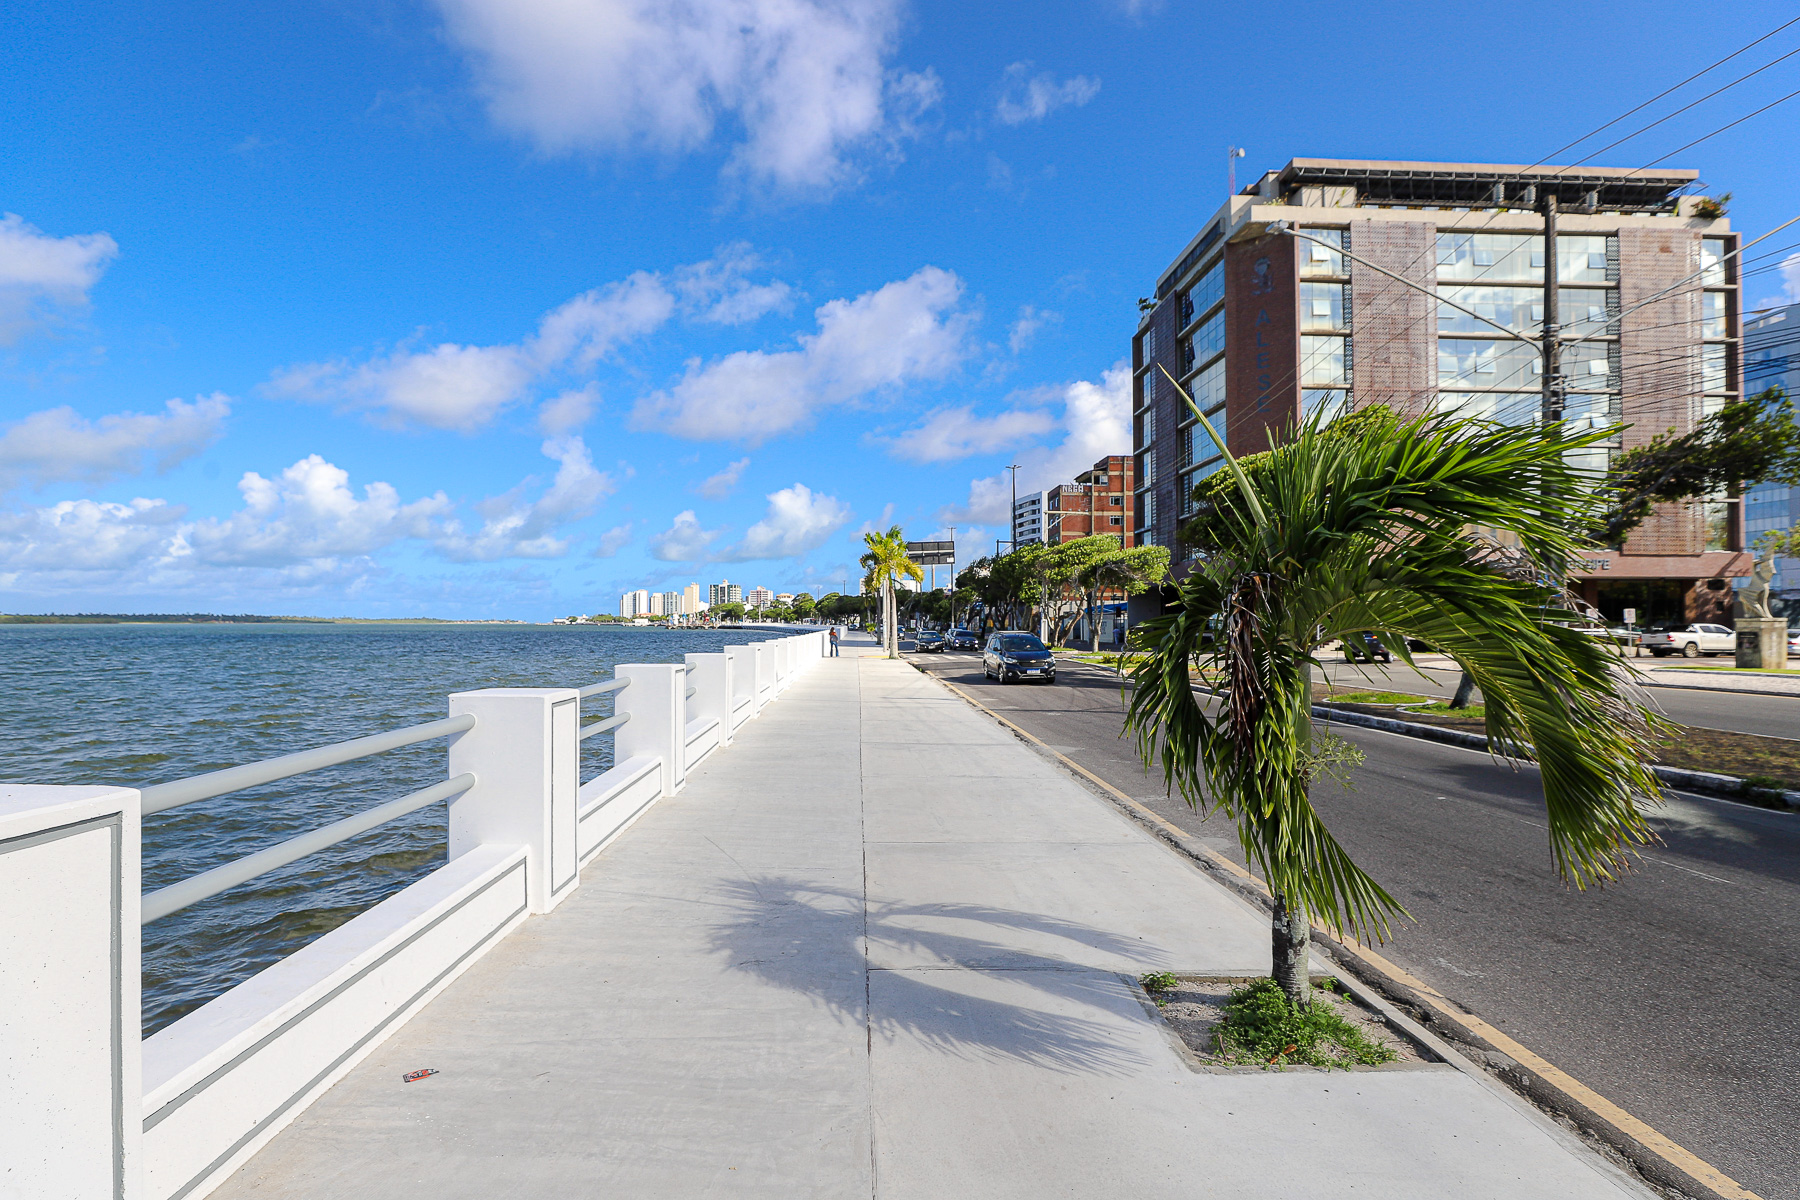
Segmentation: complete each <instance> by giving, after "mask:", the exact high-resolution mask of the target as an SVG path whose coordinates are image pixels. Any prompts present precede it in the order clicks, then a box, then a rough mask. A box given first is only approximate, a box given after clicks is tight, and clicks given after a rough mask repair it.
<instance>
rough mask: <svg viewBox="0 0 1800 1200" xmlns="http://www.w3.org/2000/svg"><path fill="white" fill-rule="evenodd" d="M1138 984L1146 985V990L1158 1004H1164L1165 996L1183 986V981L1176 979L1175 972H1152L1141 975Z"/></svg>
mask: <svg viewBox="0 0 1800 1200" xmlns="http://www.w3.org/2000/svg"><path fill="white" fill-rule="evenodd" d="M1138 982H1139V983H1141V984H1143V985H1144V990H1145V991H1146V992H1149V993H1150V998H1151V999H1152V1000H1154V1001H1156V1002H1157V1003H1158V1004H1161V1003H1162V1002H1163V997H1164V996H1166V995H1168V994H1169V993H1170V992H1172V991H1174V990H1175V989H1176V988H1178V987H1180V986H1181V980H1179V979H1177V978H1175V973H1174V972H1173V971H1151V972H1150V973H1149V974H1147V975H1139V976H1138Z"/></svg>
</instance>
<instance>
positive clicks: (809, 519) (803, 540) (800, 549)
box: [718, 483, 850, 562]
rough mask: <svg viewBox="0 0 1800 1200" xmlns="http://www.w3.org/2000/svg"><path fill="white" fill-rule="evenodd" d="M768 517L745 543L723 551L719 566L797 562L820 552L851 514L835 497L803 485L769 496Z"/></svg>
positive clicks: (749, 531) (746, 535)
mask: <svg viewBox="0 0 1800 1200" xmlns="http://www.w3.org/2000/svg"><path fill="white" fill-rule="evenodd" d="M768 501H769V511H768V515H766V516H765V517H763V519H762V520H760V521H758V522H757V523H756V524H754V525H752V526H751V527H750V528H749V529H747V530H745V531H744V539H743V540H742V541H741V542H738V543H737V544H736V545H735V546H729V547H727V548H726V549H725V550H724V551H722V552H721V553H720V554H719V556H718V560H719V561H720V562H750V561H753V560H756V559H766V558H796V557H798V556H800V555H802V554H805V553H806V552H807V551H809V550H814V549H817V548H818V547H819V546H820V545H822V544H824V541H825V539H826V538H828V537H830V536H831V535H832V534H834V533H836V532H837V531H838V530H839V529H841V528H843V526H844V523H845V522H846V521H848V520H849V519H850V510H849V508H847V507H846V506H845V505H843V504H842V503H840V502H839V501H838V498H837V497H836V496H826V495H822V494H820V493H818V492H815V491H813V490H812V489H811V488H809V487H807V486H806V485H805V484H803V483H796V484H795V485H794V486H793V487H787V488H782V489H781V490H780V491H778V492H770V493H769V496H768Z"/></svg>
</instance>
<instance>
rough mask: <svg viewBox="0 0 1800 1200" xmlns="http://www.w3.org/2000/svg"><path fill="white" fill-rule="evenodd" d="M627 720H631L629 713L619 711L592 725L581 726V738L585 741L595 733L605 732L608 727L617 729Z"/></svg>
mask: <svg viewBox="0 0 1800 1200" xmlns="http://www.w3.org/2000/svg"><path fill="white" fill-rule="evenodd" d="M629 720H631V714H630V713H620V714H619V715H618V716H616V717H608V718H606V720H604V721H595V722H594V723H593V724H592V725H587V726H584V727H583V728H582V730H581V740H582V741H586V740H587V739H588V738H591V737H593V736H594V735H595V734H596V733H605V732H606V731H607V730H609V729H617V728H618V727H619V726H621V725H623V724H624V723H625V722H627V721H629Z"/></svg>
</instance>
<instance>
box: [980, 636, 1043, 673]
mask: <svg viewBox="0 0 1800 1200" xmlns="http://www.w3.org/2000/svg"><path fill="white" fill-rule="evenodd" d="M981 672H982V674H984V675H986V676H987V677H988V678H990V679H994V678H998V679H999V680H1000V682H1001V683H1012V682H1013V681H1014V680H1017V679H1041V680H1043V681H1044V682H1045V683H1055V682H1056V656H1055V655H1054V654H1052V653H1050V650H1049V648H1048V647H1046V646H1045V645H1044V643H1043V642H1041V641H1039V640H1038V636H1037V634H1035V633H1021V632H1018V631H1016V630H1013V631H1008V632H1005V633H996V634H995V635H994V636H992V637H990V638H989V639H988V644H987V649H986V650H984V651H982V654H981Z"/></svg>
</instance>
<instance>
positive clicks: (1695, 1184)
mask: <svg viewBox="0 0 1800 1200" xmlns="http://www.w3.org/2000/svg"><path fill="white" fill-rule="evenodd" d="M919 673H920V674H921V675H924V676H926V677H927V678H929V679H934V680H936V681H937V682H938V683H939V684H941V685H942V686H943V687H944V688H945V689H946V690H947V691H949V692H950V693H952V694H953V695H955V696H958V697H960V698H961V699H962V700H963V701H965V702H966V703H967V704H969V705H970V706H971V707H972V708H974V709H976V710H977V711H978V712H981V713H985V714H986V715H987V716H989V717H992V718H993V719H994V720H995V721H998V722H999V723H1000V724H1002V725H1004V726H1006V728H1007V729H1009V730H1011V731H1012V732H1013V733H1014V734H1015V735H1017V736H1018V737H1020V738H1022V739H1023V740H1025V741H1027V742H1030V743H1031V744H1032V745H1034V746H1036V747H1037V748H1038V749H1039V750H1041V751H1042V752H1044V753H1045V754H1048V755H1050V756H1051V757H1053V758H1055V759H1056V760H1057V762H1058V763H1060V764H1061V765H1062V766H1063V767H1065V768H1066V769H1068V770H1069V771H1071V772H1073V773H1074V774H1076V775H1077V776H1079V777H1080V778H1082V779H1083V780H1085V781H1087V782H1088V783H1090V784H1092V785H1094V786H1095V787H1097V788H1099V789H1100V790H1101V791H1102V792H1103V793H1104V794H1105V795H1106V797H1107V798H1108V799H1110V800H1111V801H1112V802H1113V803H1114V804H1115V805H1116V806H1117V807H1119V808H1121V809H1123V810H1124V811H1125V813H1126V815H1128V816H1130V817H1132V818H1134V819H1135V820H1137V821H1138V823H1139V824H1142V825H1144V826H1146V827H1148V829H1149V830H1150V831H1151V832H1152V833H1153V834H1155V835H1156V836H1157V837H1158V838H1159V839H1160V840H1162V841H1164V842H1166V843H1168V844H1169V845H1171V846H1173V847H1174V848H1175V849H1176V850H1179V851H1180V852H1181V853H1182V854H1184V855H1185V856H1187V857H1188V858H1189V859H1191V860H1193V862H1194V864H1195V865H1196V866H1198V867H1200V868H1201V869H1202V870H1205V871H1207V872H1209V873H1211V874H1213V875H1215V876H1217V877H1218V879H1219V882H1220V883H1222V884H1224V885H1225V886H1226V887H1228V888H1230V889H1231V890H1232V891H1233V892H1235V893H1237V894H1238V895H1240V896H1242V897H1243V898H1245V899H1246V900H1249V901H1250V902H1251V903H1253V904H1255V905H1257V906H1258V907H1259V908H1263V909H1272V907H1273V901H1272V900H1271V898H1270V896H1269V891H1268V888H1267V887H1266V886H1265V885H1264V884H1263V882H1262V880H1260V879H1258V878H1256V876H1254V875H1252V874H1251V873H1250V872H1249V871H1247V870H1245V869H1244V868H1243V867H1240V866H1239V865H1238V864H1236V863H1234V862H1232V861H1231V860H1230V859H1229V858H1226V857H1225V856H1224V855H1223V854H1220V853H1219V852H1218V851H1217V850H1214V849H1213V848H1212V847H1211V846H1208V845H1206V844H1205V843H1204V842H1202V841H1201V840H1200V839H1198V838H1196V837H1194V836H1193V835H1191V834H1189V833H1187V832H1186V831H1185V830H1183V829H1181V828H1180V827H1179V826H1177V825H1175V824H1173V823H1171V822H1170V821H1169V820H1167V819H1166V818H1164V817H1163V816H1162V815H1160V814H1159V813H1156V812H1154V811H1152V810H1151V809H1149V808H1146V807H1145V806H1144V805H1142V804H1140V803H1138V802H1137V801H1136V800H1133V799H1132V798H1131V797H1130V796H1127V795H1126V794H1125V793H1124V792H1122V791H1120V790H1119V789H1118V788H1116V787H1114V786H1113V785H1112V784H1110V783H1108V782H1106V781H1105V780H1104V779H1101V778H1100V777H1099V776H1098V775H1096V774H1094V773H1093V772H1092V771H1089V770H1088V769H1087V768H1086V767H1083V766H1082V765H1081V764H1080V763H1077V762H1075V761H1074V760H1073V759H1071V758H1069V757H1068V756H1067V755H1065V754H1062V753H1060V752H1059V751H1057V750H1054V749H1052V748H1051V747H1050V746H1049V745H1047V744H1046V743H1045V742H1044V741H1043V740H1042V739H1041V738H1038V737H1036V736H1035V735H1033V734H1031V733H1029V732H1027V731H1026V730H1024V729H1022V728H1020V727H1019V726H1017V725H1015V724H1013V723H1012V722H1011V721H1009V720H1007V719H1006V718H1005V717H1003V716H1001V715H1000V714H999V713H997V712H995V711H994V710H993V709H991V708H989V707H987V705H985V704H983V703H981V701H979V700H977V699H975V697H973V696H971V695H969V694H968V693H967V692H965V691H963V690H962V689H961V688H959V687H957V686H956V685H955V684H953V683H951V682H950V681H948V680H946V679H941V678H939V677H938V676H936V675H933V674H932V673H931V672H929V671H926V670H923V669H922V668H919ZM1322 711H1324V706H1317V707H1315V708H1314V710H1313V712H1314V715H1315V716H1317V715H1320V714H1321V712H1322ZM1332 711H1335V710H1332ZM1345 715H1348V716H1352V717H1363V716H1364V714H1362V713H1349V714H1345ZM1366 720H1367V721H1369V722H1380V724H1379V725H1371V727H1372V728H1382V727H1384V726H1396V727H1398V728H1394V729H1391V730H1388V732H1393V733H1401V734H1409V733H1410V731H1411V730H1415V729H1418V730H1426V731H1428V732H1429V734H1432V735H1436V734H1446V733H1448V734H1456V735H1458V736H1459V737H1462V738H1470V739H1473V740H1474V741H1476V742H1479V743H1480V748H1482V749H1486V748H1487V739H1486V738H1484V737H1481V736H1480V735H1478V734H1470V733H1464V732H1463V731H1462V730H1454V729H1452V730H1446V729H1440V728H1438V727H1437V726H1433V725H1416V724H1413V723H1412V722H1408V721H1391V720H1387V719H1386V718H1382V717H1367V718H1366ZM1346 723H1347V724H1361V723H1362V722H1361V721H1357V722H1346ZM1432 740H1440V741H1446V742H1449V743H1450V744H1453V745H1466V744H1467V743H1464V742H1460V741H1457V740H1455V739H1451V738H1433V739H1432ZM1686 774H1700V773H1699V772H1687V773H1686ZM1713 778H1720V779H1724V778H1730V777H1729V776H1713ZM1736 782H1738V783H1740V784H1741V783H1742V780H1738V781H1736ZM1791 794H1792V793H1790V795H1791ZM1312 932H1313V938H1314V940H1315V941H1317V942H1319V943H1321V944H1323V945H1325V946H1327V947H1329V948H1330V950H1331V951H1332V955H1333V957H1335V958H1336V959H1337V960H1338V961H1339V963H1340V965H1342V966H1343V967H1344V968H1345V969H1346V971H1347V972H1348V973H1350V974H1353V975H1355V976H1356V977H1357V978H1358V979H1359V980H1361V981H1362V982H1363V983H1365V984H1367V985H1368V986H1370V987H1372V988H1374V989H1375V990H1376V991H1377V992H1378V993H1379V994H1381V995H1382V996H1385V997H1386V998H1388V999H1390V1000H1393V1001H1396V1002H1398V1003H1400V1004H1402V1005H1405V1006H1406V1008H1407V1009H1408V1010H1410V1011H1411V1013H1412V1014H1413V1015H1415V1016H1416V1019H1417V1020H1418V1022H1419V1023H1420V1025H1422V1026H1423V1027H1424V1030H1425V1032H1427V1033H1429V1034H1433V1035H1436V1036H1437V1037H1440V1038H1445V1039H1447V1040H1449V1041H1451V1042H1452V1043H1454V1044H1459V1045H1460V1046H1462V1047H1466V1048H1467V1051H1468V1058H1472V1059H1474V1060H1475V1061H1476V1062H1480V1063H1485V1064H1486V1066H1487V1068H1488V1069H1489V1070H1490V1071H1492V1072H1493V1073H1494V1075H1495V1076H1496V1077H1497V1078H1498V1079H1499V1080H1500V1081H1501V1082H1503V1083H1504V1084H1505V1086H1506V1087H1508V1088H1509V1089H1511V1090H1512V1091H1513V1092H1515V1093H1517V1094H1519V1095H1522V1096H1523V1097H1525V1098H1526V1099H1527V1100H1529V1101H1530V1102H1531V1103H1533V1104H1535V1105H1537V1106H1538V1108H1539V1109H1541V1110H1543V1111H1545V1112H1548V1113H1550V1114H1552V1115H1553V1116H1556V1117H1561V1118H1564V1119H1565V1120H1567V1121H1569V1122H1572V1123H1573V1124H1575V1125H1576V1126H1577V1127H1578V1128H1579V1129H1580V1131H1581V1132H1582V1133H1584V1134H1586V1135H1587V1136H1588V1137H1590V1138H1592V1139H1594V1140H1595V1141H1597V1142H1599V1143H1600V1146H1601V1149H1602V1150H1603V1152H1604V1151H1610V1152H1611V1154H1613V1155H1618V1156H1620V1157H1622V1158H1623V1159H1624V1160H1625V1162H1627V1163H1628V1164H1629V1165H1630V1166H1631V1168H1632V1169H1633V1170H1635V1171H1636V1172H1637V1173H1638V1174H1639V1175H1641V1176H1642V1177H1643V1178H1644V1179H1645V1180H1647V1181H1649V1182H1650V1183H1651V1184H1653V1185H1654V1186H1656V1187H1658V1188H1661V1189H1665V1190H1670V1191H1674V1192H1677V1193H1679V1194H1681V1195H1683V1196H1689V1197H1694V1198H1695V1200H1762V1198H1761V1197H1760V1196H1758V1195H1757V1193H1755V1192H1752V1191H1750V1190H1749V1189H1748V1188H1746V1187H1744V1186H1743V1185H1742V1184H1740V1183H1738V1182H1737V1181H1736V1180H1735V1179H1732V1178H1731V1177H1730V1176H1729V1175H1726V1174H1725V1173H1724V1172H1723V1171H1720V1170H1719V1169H1718V1168H1716V1167H1714V1166H1713V1165H1712V1164H1711V1163H1708V1162H1706V1161H1705V1160H1704V1159H1702V1158H1700V1157H1699V1156H1698V1155H1696V1154H1694V1153H1692V1152H1691V1151H1689V1150H1687V1149H1685V1148H1684V1147H1682V1146H1681V1145H1680V1144H1678V1143H1676V1142H1675V1141H1674V1140H1672V1139H1670V1138H1668V1137H1666V1136H1664V1135H1663V1134H1661V1133H1659V1132H1657V1131H1656V1130H1655V1129H1654V1128H1652V1127H1651V1126H1650V1125H1648V1124H1646V1123H1645V1122H1643V1121H1641V1120H1639V1119H1638V1118H1636V1117H1634V1116H1632V1115H1631V1114H1630V1113H1628V1112H1626V1111H1625V1110H1624V1109H1622V1108H1620V1107H1619V1106H1618V1105H1616V1104H1614V1103H1613V1102H1612V1101H1610V1100H1608V1099H1606V1097H1604V1096H1602V1095H1600V1094H1599V1093H1598V1092H1596V1091H1594V1090H1593V1089H1592V1088H1590V1087H1588V1086H1587V1085H1585V1084H1583V1083H1582V1082H1581V1081H1580V1080H1578V1079H1576V1078H1574V1077H1573V1076H1571V1075H1569V1074H1568V1073H1567V1072H1565V1071H1563V1070H1561V1069H1560V1068H1558V1067H1556V1066H1555V1065H1554V1064H1552V1063H1550V1062H1549V1061H1547V1060H1545V1059H1543V1058H1541V1057H1539V1056H1538V1055H1536V1054H1534V1053H1532V1052H1531V1051H1530V1050H1528V1049H1526V1048H1525V1047H1524V1046H1522V1045H1520V1044H1519V1043H1518V1042H1515V1041H1514V1040H1513V1039H1512V1038H1510V1037H1508V1036H1507V1035H1506V1034H1505V1033H1503V1032H1501V1031H1500V1030H1498V1029H1496V1028H1494V1027H1493V1026H1492V1025H1489V1024H1488V1023H1487V1022H1486V1021H1483V1020H1482V1019H1481V1018H1480V1017H1477V1016H1475V1015H1474V1014H1473V1013H1468V1012H1463V1011H1461V1010H1460V1009H1459V1008H1458V1006H1457V1005H1456V1004H1455V1002H1454V1001H1452V1000H1450V999H1449V998H1448V997H1446V996H1444V995H1443V993H1441V992H1439V991H1438V990H1437V989H1435V988H1433V987H1432V986H1431V985H1430V984H1428V983H1425V982H1424V981H1423V980H1420V979H1417V978H1414V977H1413V976H1412V975H1411V974H1409V973H1408V972H1407V971H1405V970H1404V969H1402V968H1401V967H1399V966H1397V965H1396V964H1394V963H1392V962H1389V961H1388V960H1387V959H1386V958H1384V957H1382V956H1381V955H1379V954H1377V953H1375V952H1374V951H1373V950H1370V949H1369V948H1368V947H1366V946H1363V945H1361V944H1359V943H1346V942H1343V941H1340V940H1339V939H1338V938H1336V937H1334V936H1333V935H1332V934H1331V933H1330V932H1329V931H1327V930H1325V929H1323V928H1321V927H1319V926H1317V925H1315V926H1313V931H1312ZM1450 1057H1451V1061H1452V1065H1456V1066H1458V1067H1461V1066H1462V1065H1463V1064H1464V1063H1465V1062H1467V1059H1465V1058H1464V1056H1463V1055H1452V1056H1450ZM1468 1066H1469V1068H1470V1069H1473V1068H1474V1063H1468ZM1607 1156H1608V1157H1610V1156H1611V1155H1607Z"/></svg>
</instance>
